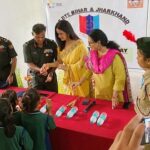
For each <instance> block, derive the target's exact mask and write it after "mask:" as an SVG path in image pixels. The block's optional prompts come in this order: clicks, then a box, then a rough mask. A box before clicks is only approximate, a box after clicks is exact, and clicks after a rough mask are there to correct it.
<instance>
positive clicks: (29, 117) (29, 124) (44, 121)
mask: <svg viewBox="0 0 150 150" xmlns="http://www.w3.org/2000/svg"><path fill="white" fill-rule="evenodd" d="M14 117H15V120H16V123H17V124H19V125H21V126H23V127H24V128H25V129H26V130H27V131H28V132H29V134H30V136H31V138H32V139H33V143H34V147H33V150H50V143H49V142H50V140H49V130H50V129H54V128H55V127H56V126H55V123H54V120H53V118H52V117H51V116H48V115H46V114H43V113H41V112H40V111H35V112H34V113H23V112H16V113H14ZM48 146H49V147H48Z"/></svg>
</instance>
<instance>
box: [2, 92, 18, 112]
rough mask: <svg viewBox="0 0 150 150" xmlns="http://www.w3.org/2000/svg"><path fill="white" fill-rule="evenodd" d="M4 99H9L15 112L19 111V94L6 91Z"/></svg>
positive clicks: (3, 94)
mask: <svg viewBox="0 0 150 150" xmlns="http://www.w3.org/2000/svg"><path fill="white" fill-rule="evenodd" d="M2 98H8V99H9V101H10V104H11V105H12V108H13V112H15V111H17V109H16V102H17V93H16V92H15V91H14V90H6V91H4V92H3V93H2Z"/></svg>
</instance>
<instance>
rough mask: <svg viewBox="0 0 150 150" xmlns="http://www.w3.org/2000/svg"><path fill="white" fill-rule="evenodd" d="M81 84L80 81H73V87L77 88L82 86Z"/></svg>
mask: <svg viewBox="0 0 150 150" xmlns="http://www.w3.org/2000/svg"><path fill="white" fill-rule="evenodd" d="M80 85H81V83H80V82H72V83H71V87H72V89H75V88H76V87H77V86H80Z"/></svg>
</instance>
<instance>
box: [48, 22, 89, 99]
mask: <svg viewBox="0 0 150 150" xmlns="http://www.w3.org/2000/svg"><path fill="white" fill-rule="evenodd" d="M55 37H56V42H57V44H58V46H59V52H58V61H57V63H51V64H48V67H57V68H59V69H62V70H64V77H63V83H64V85H65V87H64V88H65V93H66V94H70V95H77V96H83V97H88V96H89V81H88V80H86V81H85V82H84V83H83V84H82V85H80V86H78V87H77V88H76V89H72V86H71V83H72V82H78V81H79V80H80V78H81V77H82V76H83V74H84V72H85V71H86V68H85V65H84V60H83V58H84V57H85V56H86V55H87V49H86V47H85V45H84V43H83V42H82V41H81V40H80V39H79V37H78V36H77V35H76V34H75V32H74V30H73V28H72V26H71V24H70V23H69V22H68V21H66V20H61V21H59V22H58V23H57V24H56V26H55Z"/></svg>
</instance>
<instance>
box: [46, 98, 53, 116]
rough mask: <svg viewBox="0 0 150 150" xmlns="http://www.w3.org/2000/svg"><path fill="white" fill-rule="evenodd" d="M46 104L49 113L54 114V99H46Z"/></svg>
mask: <svg viewBox="0 0 150 150" xmlns="http://www.w3.org/2000/svg"><path fill="white" fill-rule="evenodd" d="M46 106H47V112H48V114H49V115H51V114H52V112H51V111H52V100H51V99H46Z"/></svg>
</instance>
